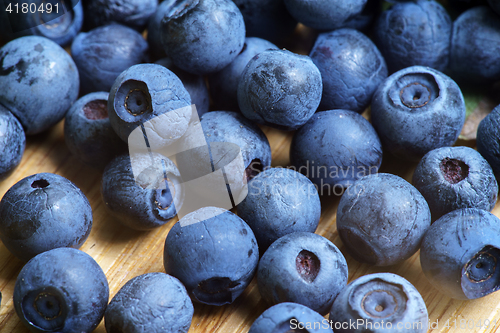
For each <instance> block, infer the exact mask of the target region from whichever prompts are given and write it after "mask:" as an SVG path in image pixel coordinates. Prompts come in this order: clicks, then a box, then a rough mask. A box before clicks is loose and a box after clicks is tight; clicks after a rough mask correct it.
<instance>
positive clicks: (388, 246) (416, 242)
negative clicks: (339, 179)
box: [337, 173, 431, 266]
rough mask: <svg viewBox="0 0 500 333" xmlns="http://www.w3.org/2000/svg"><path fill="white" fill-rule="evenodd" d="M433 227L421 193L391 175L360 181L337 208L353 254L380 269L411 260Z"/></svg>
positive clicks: (343, 236) (339, 227)
mask: <svg viewBox="0 0 500 333" xmlns="http://www.w3.org/2000/svg"><path fill="white" fill-rule="evenodd" d="M430 224H431V213H430V210H429V206H428V205H427V202H426V201H425V199H424V197H423V196H422V195H421V194H420V192H418V190H417V189H416V188H415V187H413V186H412V185H411V184H410V183H408V182H407V181H406V180H404V179H403V178H400V177H398V176H395V175H391V174H388V173H379V174H376V175H370V176H366V177H363V178H361V179H359V180H358V181H356V182H355V183H354V184H353V185H352V186H351V187H349V188H348V189H347V191H346V192H345V193H344V195H343V196H342V198H340V202H339V206H338V209H337V230H338V232H339V236H340V239H341V240H342V242H343V243H344V245H345V246H346V248H347V250H348V252H349V254H350V255H351V256H353V257H354V258H355V259H356V260H358V261H360V262H364V263H368V264H371V265H376V266H390V265H394V264H397V263H400V262H402V261H403V260H406V259H408V258H409V257H411V256H412V255H413V254H414V253H415V252H417V250H418V249H419V247H420V242H421V241H422V238H423V237H424V234H425V232H426V230H427V229H428V228H429V226H430Z"/></svg>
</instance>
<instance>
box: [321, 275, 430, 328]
mask: <svg viewBox="0 0 500 333" xmlns="http://www.w3.org/2000/svg"><path fill="white" fill-rule="evenodd" d="M428 321H429V317H428V314H427V307H426V306H425V302H424V300H423V299H422V296H420V293H419V292H418V290H417V289H416V288H415V287H414V286H413V285H412V284H411V283H410V282H408V281H407V280H406V279H404V278H403V277H401V276H399V275H396V274H392V273H376V274H368V275H365V276H362V277H359V278H357V279H356V280H354V281H352V282H351V283H349V284H348V285H347V287H346V288H344V289H343V290H342V291H341V292H340V294H339V295H338V296H337V298H336V299H335V302H333V306H332V309H331V310H330V322H331V326H332V327H334V328H335V333H337V332H338V333H347V332H349V333H362V332H363V333H372V332H373V333H382V332H407V333H425V332H427V327H428ZM346 323H347V325H346ZM350 323H355V324H354V325H351V324H350Z"/></svg>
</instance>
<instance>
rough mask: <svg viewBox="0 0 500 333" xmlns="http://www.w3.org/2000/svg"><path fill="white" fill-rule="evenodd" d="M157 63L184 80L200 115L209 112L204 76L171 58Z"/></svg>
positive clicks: (208, 97) (208, 99)
mask: <svg viewBox="0 0 500 333" xmlns="http://www.w3.org/2000/svg"><path fill="white" fill-rule="evenodd" d="M162 3H163V2H162ZM155 64H158V65H162V66H164V67H165V68H168V69H169V70H171V71H172V73H174V74H175V75H177V77H178V78H179V79H180V80H181V81H182V84H183V85H184V88H186V90H187V92H188V93H189V96H190V97H191V103H192V104H194V105H196V111H197V112H198V117H201V116H202V115H204V114H205V113H207V112H208V108H209V106H210V94H209V93H208V87H207V84H206V82H205V78H204V77H203V76H201V75H194V74H191V73H188V72H185V71H183V70H182V69H179V68H177V67H176V66H175V65H174V63H173V62H172V60H171V59H170V58H162V59H160V60H158V61H157V62H155Z"/></svg>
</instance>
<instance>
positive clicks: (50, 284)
mask: <svg viewBox="0 0 500 333" xmlns="http://www.w3.org/2000/svg"><path fill="white" fill-rule="evenodd" d="M108 298H109V287H108V281H107V279H106V275H104V272H103V271H102V269H101V267H100V266H99V264H97V262H96V261H95V260H94V259H93V258H92V257H91V256H89V255H88V254H86V253H85V252H82V251H80V250H76V249H71V248H59V249H53V250H50V251H47V252H44V253H41V254H39V255H37V256H36V257H34V258H33V259H31V260H30V261H29V262H28V263H27V264H26V265H25V266H24V267H23V269H22V270H21V272H20V273H19V275H18V276H17V280H16V285H15V287H14V308H15V309H16V313H17V315H18V316H19V318H20V319H21V322H22V323H23V324H24V325H25V326H26V327H27V328H29V330H30V331H31V332H36V333H42V332H44V333H46V332H54V333H55V332H58V333H74V332H92V331H93V330H94V329H95V328H96V327H97V325H98V324H99V322H100V321H101V319H102V317H103V315H104V311H105V310H106V305H107V304H108Z"/></svg>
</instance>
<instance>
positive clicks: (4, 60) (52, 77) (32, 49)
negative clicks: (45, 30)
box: [0, 36, 80, 135]
mask: <svg viewBox="0 0 500 333" xmlns="http://www.w3.org/2000/svg"><path fill="white" fill-rule="evenodd" d="M79 82H80V81H79V77H78V70H77V68H76V65H75V63H74V62H73V59H71V57H70V56H69V54H68V53H67V52H66V51H65V50H64V49H63V48H62V47H60V46H59V45H57V44H56V43H54V42H53V41H51V40H49V39H47V38H45V37H38V36H26V37H20V38H17V39H15V40H13V41H11V42H9V43H7V44H6V45H4V46H3V47H2V48H0V86H2V87H3V89H2V90H1V91H0V104H2V105H3V106H4V107H6V108H7V109H8V110H9V111H10V112H12V113H13V114H14V115H15V116H16V117H17V118H18V119H19V121H20V122H21V124H22V125H23V127H24V129H25V131H26V134H27V135H31V134H36V133H40V132H42V131H44V130H46V129H48V128H49V127H51V126H53V125H55V124H56V123H57V122H59V121H60V120H61V119H62V118H63V117H64V115H65V114H66V112H67V111H68V109H69V108H70V106H71V104H73V102H74V101H75V100H76V99H77V97H78V89H79Z"/></svg>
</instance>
